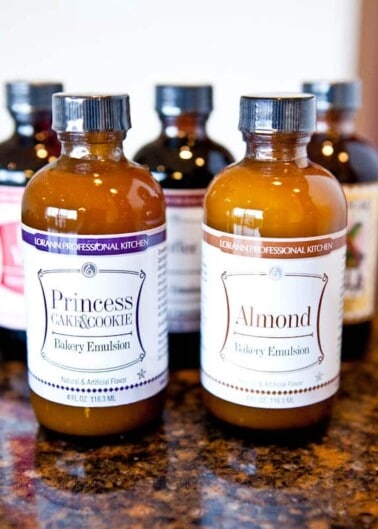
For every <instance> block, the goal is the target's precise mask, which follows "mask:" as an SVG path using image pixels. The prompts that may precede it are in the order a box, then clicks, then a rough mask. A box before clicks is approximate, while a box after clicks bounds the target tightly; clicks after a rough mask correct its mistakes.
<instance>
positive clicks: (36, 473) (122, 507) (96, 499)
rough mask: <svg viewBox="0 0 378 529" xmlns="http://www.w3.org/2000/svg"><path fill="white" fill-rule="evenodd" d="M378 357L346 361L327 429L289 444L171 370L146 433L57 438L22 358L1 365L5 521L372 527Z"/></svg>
mask: <svg viewBox="0 0 378 529" xmlns="http://www.w3.org/2000/svg"><path fill="white" fill-rule="evenodd" d="M374 341H375V343H377V344H378V341H377V340H376V338H374ZM377 349H378V346H377ZM377 358H378V355H377V353H376V351H375V350H374V348H373V349H372V350H371V351H370V354H369V355H368V358H366V359H365V360H363V361H358V362H353V363H344V365H343V369H342V387H341V390H340V393H339V396H338V399H337V402H336V405H335V408H334V412H333V415H332V419H331V421H330V424H329V425H328V428H327V430H326V431H325V433H323V434H322V435H321V436H320V437H319V438H317V439H312V440H310V441H307V442H305V441H299V440H298V439H297V440H295V439H294V440H293V442H292V443H288V442H285V441H284V442H278V441H276V442H272V441H269V440H265V441H263V440H261V439H257V438H256V437H255V436H254V435H253V434H252V433H248V432H244V433H242V432H240V431H232V430H230V429H228V428H226V427H224V426H223V425H221V424H219V423H216V422H215V421H213V420H212V419H211V418H210V417H208V416H207V414H206V412H205V410H204V408H203V405H202V401H201V390H200V386H199V383H198V375H197V373H196V372H181V373H178V374H176V375H172V377H171V383H170V387H169V398H168V402H167V406H166V409H165V412H164V416H163V418H162V421H161V423H159V424H157V425H155V426H154V427H152V428H150V429H149V430H147V431H144V432H139V433H134V434H132V435H131V434H129V435H125V436H122V437H118V438H117V439H112V440H107V441H103V440H98V441H96V442H95V441H90V442H89V441H87V442H81V441H80V440H79V441H73V440H67V439H62V438H59V437H54V436H53V435H52V434H50V433H47V432H46V431H44V430H42V429H40V428H39V426H38V424H37V423H36V421H35V418H34V415H33V412H32V409H31V407H30V404H29V400H28V391H27V386H26V379H25V370H24V367H23V366H21V365H17V364H3V365H1V366H0V441H1V445H0V528H1V529H82V528H90V529H123V528H132V529H160V528H161V529H163V528H164V529H184V528H188V529H192V528H199V527H200V528H206V529H218V528H219V529H244V528H248V529H273V528H280V529H341V528H343V529H376V528H378V498H377V497H378V480H377V471H378V460H377V455H378V439H377V433H378V432H377V415H378V411H377V410H378V406H377V405H378V397H377V388H378V361H377Z"/></svg>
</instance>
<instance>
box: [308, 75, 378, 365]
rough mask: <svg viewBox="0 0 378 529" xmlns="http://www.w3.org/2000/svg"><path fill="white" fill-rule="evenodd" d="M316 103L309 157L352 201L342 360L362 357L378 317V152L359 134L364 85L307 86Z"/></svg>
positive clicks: (350, 202) (316, 83) (314, 84)
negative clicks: (376, 315)
mask: <svg viewBox="0 0 378 529" xmlns="http://www.w3.org/2000/svg"><path fill="white" fill-rule="evenodd" d="M302 89H303V91H304V92H310V93H312V94H315V96H316V99H317V132H316V133H315V134H314V135H313V136H312V139H311V141H310V143H309V145H308V155H309V158H310V159H311V160H312V161H314V162H317V163H319V164H320V165H322V166H323V167H326V168H327V169H328V170H329V171H331V172H332V173H333V174H334V175H335V176H336V177H337V178H338V180H339V181H340V182H341V183H342V185H343V189H344V192H345V195H346V198H347V202H348V235H347V260H346V274H345V283H344V288H345V292H344V320H343V339H342V358H343V359H352V358H359V357H361V356H362V355H363V354H364V352H365V350H366V347H367V343H368V339H369V336H370V331H371V326H372V320H373V317H374V312H375V290H376V275H377V249H378V230H377V228H378V151H377V150H376V149H375V148H374V146H373V145H372V144H370V143H369V142H368V141H366V140H365V139H364V138H361V137H360V136H359V135H358V134H357V133H356V124H355V117H356V113H357V110H358V109H359V108H360V107H361V82H360V81H358V80H353V81H345V82H334V83H332V82H324V81H319V82H305V83H303V86H302Z"/></svg>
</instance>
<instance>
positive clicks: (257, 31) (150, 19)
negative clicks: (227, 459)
mask: <svg viewBox="0 0 378 529" xmlns="http://www.w3.org/2000/svg"><path fill="white" fill-rule="evenodd" d="M363 1H364V0H190V1H188V0H34V1H30V0H12V1H10V2H6V3H5V2H3V3H2V6H1V16H0V58H1V60H0V65H1V66H0V90H1V98H0V141H1V140H2V139H5V137H6V136H8V135H9V134H10V133H11V131H12V120H11V118H10V116H9V115H8V113H7V110H6V109H5V99H4V83H5V82H6V81H8V80H13V79H27V80H58V81H62V82H63V83H64V85H65V89H66V91H70V92H92V93H93V92H99V93H114V92H127V93H129V94H130V98H131V118H132V124H133V127H132V129H131V131H130V132H129V134H128V138H127V140H126V143H125V148H126V153H127V155H128V156H130V157H132V156H133V154H134V153H135V151H136V150H137V149H138V148H139V147H140V146H141V145H142V144H144V143H145V142H146V141H149V140H151V139H152V138H153V137H155V136H156V135H157V133H158V131H159V122H158V119H157V116H156V114H155V111H154V85H155V84H157V83H165V82H171V83H184V82H185V83H211V84H213V86H214V90H215V93H214V96H215V109H214V112H213V114H212V116H211V118H210V120H209V126H208V130H209V133H210V135H211V136H212V137H213V138H214V139H216V140H218V141H220V142H222V143H223V144H224V145H225V146H227V147H228V148H229V149H230V150H231V151H232V152H233V154H234V155H235V156H236V157H237V158H239V157H240V156H241V155H242V154H243V152H244V145H243V143H242V141H241V136H240V133H239V132H238V130H237V123H238V110H239V97H240V95H242V94H246V93H251V92H255V91H278V90H280V91H297V90H299V89H300V84H301V82H302V80H312V79H318V78H321V79H327V78H328V79H332V80H340V79H345V78H351V77H355V76H357V74H358V56H359V38H360V34H359V32H360V17H361V5H362V2H363Z"/></svg>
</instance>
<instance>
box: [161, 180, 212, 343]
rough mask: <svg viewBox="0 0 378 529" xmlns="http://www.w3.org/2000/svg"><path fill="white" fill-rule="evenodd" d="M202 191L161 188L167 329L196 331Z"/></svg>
mask: <svg viewBox="0 0 378 529" xmlns="http://www.w3.org/2000/svg"><path fill="white" fill-rule="evenodd" d="M204 194H205V190H204V189H194V190H189V189H180V190H176V189H164V196H165V199H166V204H167V225H168V330H169V332H173V333H184V332H198V331H199V329H200V306H201V292H200V285H201V238H202V213H203V207H202V205H203V197H204Z"/></svg>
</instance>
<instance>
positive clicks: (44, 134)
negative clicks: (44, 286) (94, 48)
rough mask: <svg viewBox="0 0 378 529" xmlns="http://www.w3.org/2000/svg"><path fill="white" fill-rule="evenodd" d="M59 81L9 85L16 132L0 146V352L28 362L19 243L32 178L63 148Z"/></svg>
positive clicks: (8, 105)
mask: <svg viewBox="0 0 378 529" xmlns="http://www.w3.org/2000/svg"><path fill="white" fill-rule="evenodd" d="M60 90H62V84H61V83H53V82H43V83H37V82H28V81H14V82H9V83H7V84H6V102H7V108H8V110H9V112H10V114H11V116H12V118H13V119H14V125H15V128H14V132H13V134H12V136H11V137H10V138H9V139H7V140H6V141H4V142H3V143H1V144H0V351H1V353H2V356H3V357H4V358H9V359H19V360H25V355H26V336H25V328H26V322H25V306H24V295H23V292H24V281H23V268H22V258H21V246H20V219H21V198H22V194H23V192H24V186H25V185H26V183H27V182H28V180H29V179H30V177H31V176H32V175H33V174H34V173H35V171H37V170H38V169H40V168H41V167H43V166H44V165H45V164H47V163H48V162H51V161H53V160H54V159H55V158H56V157H57V156H58V155H59V152H60V145H59V143H58V141H57V137H56V134H55V132H54V131H52V130H51V107H52V101H51V98H52V94H53V93H54V92H59V91H60Z"/></svg>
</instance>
